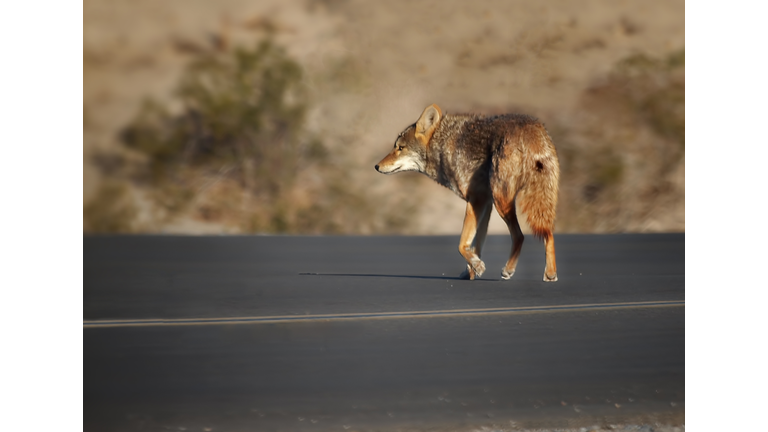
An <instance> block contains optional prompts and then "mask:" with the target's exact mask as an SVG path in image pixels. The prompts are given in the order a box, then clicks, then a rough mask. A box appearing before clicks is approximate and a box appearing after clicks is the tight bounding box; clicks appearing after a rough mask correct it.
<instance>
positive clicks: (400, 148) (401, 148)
mask: <svg viewBox="0 0 768 432" xmlns="http://www.w3.org/2000/svg"><path fill="white" fill-rule="evenodd" d="M404 148H405V146H401V145H399V146H397V149H398V150H401V151H402V150H403V149H404Z"/></svg>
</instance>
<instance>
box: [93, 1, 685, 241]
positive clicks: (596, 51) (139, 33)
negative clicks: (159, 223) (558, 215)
mask: <svg viewBox="0 0 768 432" xmlns="http://www.w3.org/2000/svg"><path fill="white" fill-rule="evenodd" d="M83 9H84V40H83V50H84V56H83V58H84V60H83V62H84V76H83V80H84V94H83V110H84V136H85V138H84V143H83V150H84V151H83V157H84V166H85V168H84V173H83V189H84V196H85V200H86V201H87V200H88V199H89V197H91V196H92V195H93V193H94V191H95V190H96V188H97V187H98V185H99V183H100V182H101V180H102V179H103V176H102V174H100V173H99V172H98V171H97V170H96V169H95V168H94V167H93V166H92V164H91V162H90V161H91V158H92V155H93V154H94V151H97V150H104V149H114V148H117V147H118V146H119V144H118V143H117V139H116V132H117V131H118V130H119V128H120V127H121V126H123V125H125V124H126V123H127V122H128V121H129V120H130V119H131V118H132V116H133V115H134V114H135V112H136V110H137V108H138V106H139V104H140V103H141V101H142V99H143V98H144V97H146V96H153V97H156V98H159V99H161V100H170V96H171V95H172V90H173V87H174V84H175V82H176V79H177V77H178V76H179V73H180V72H181V71H182V68H183V67H184V65H185V64H186V62H188V61H189V58H190V56H191V55H193V54H194V53H195V52H196V51H197V50H199V49H201V47H204V46H209V45H210V44H222V45H237V44H248V43H252V42H253V41H256V40H258V39H260V38H262V37H264V35H265V34H266V32H267V31H274V32H275V37H276V40H277V42H278V43H280V44H283V45H284V46H286V47H287V49H288V50H289V52H290V53H291V54H292V55H293V56H294V57H295V58H297V59H298V60H299V61H300V62H301V63H302V65H304V67H306V68H307V70H308V71H313V70H323V68H327V67H328V65H330V64H334V62H336V63H338V62H347V63H343V64H348V65H349V68H350V69H353V70H354V71H356V72H355V73H358V74H359V75H360V76H362V77H363V78H362V79H361V80H360V83H359V84H358V86H357V87H356V88H355V90H354V91H347V92H343V93H331V94H328V95H327V97H325V98H324V99H323V100H322V102H321V103H319V104H318V105H317V106H316V107H315V108H314V110H313V111H312V113H311V115H310V120H309V127H310V128H312V129H313V130H315V131H319V132H321V133H322V134H323V136H325V137H326V142H327V143H328V145H329V147H330V148H331V149H332V151H343V152H344V153H345V154H346V155H347V156H349V157H350V160H351V161H352V166H350V169H351V170H352V172H353V178H354V179H355V181H356V182H361V183H362V184H370V185H371V190H374V191H385V192H387V194H388V195H387V196H389V197H390V201H389V202H387V203H382V205H397V203H398V202H399V200H400V199H401V198H402V197H403V196H405V194H414V193H415V194H420V195H421V196H422V199H421V201H422V206H421V209H422V210H423V211H420V212H419V213H418V214H416V215H414V217H413V224H414V226H415V227H416V228H414V229H412V230H411V232H419V233H435V234H437V233H443V234H458V232H459V230H460V227H461V223H462V219H463V212H464V205H465V204H464V202H463V201H461V200H460V199H458V198H457V197H455V196H454V195H453V194H452V193H451V192H450V191H448V190H447V189H443V188H440V187H438V186H436V185H435V184H433V183H432V182H431V181H430V180H428V179H427V178H424V177H419V178H418V179H414V178H413V177H414V176H415V175H411V174H404V175H401V176H400V178H398V177H397V176H396V177H384V176H381V175H380V174H378V173H376V172H375V171H374V170H373V165H374V164H375V163H376V162H378V160H379V159H380V158H381V157H382V156H383V155H384V154H386V153H387V152H388V151H389V147H390V146H391V144H392V142H393V140H394V138H395V137H396V136H397V133H399V131H400V130H402V128H403V127H404V126H406V125H408V124H410V123H412V122H414V121H415V120H416V119H417V118H418V116H419V114H420V113H421V111H422V110H423V108H424V107H425V106H426V105H428V104H430V103H437V104H439V105H440V106H441V107H442V108H443V109H444V110H446V111H447V112H449V113H450V112H461V111H477V112H504V111H517V112H525V113H528V114H532V115H535V116H537V117H539V118H540V119H542V120H543V121H544V122H545V123H547V122H548V120H549V119H553V118H563V117H567V116H568V115H569V114H568V113H569V112H572V111H573V110H577V109H578V107H577V101H578V99H579V95H581V94H582V93H583V91H584V89H585V88H587V87H589V86H590V85H592V84H593V83H594V82H596V81H597V80H600V79H601V77H603V76H604V75H605V74H606V73H608V71H610V69H611V68H612V67H613V65H614V64H615V63H616V61H618V60H620V59H622V58H624V57H626V56H628V55H630V54H632V53H637V52H643V53H648V54H650V55H659V56H662V55H665V54H666V53H669V52H670V51H673V50H676V49H681V48H684V46H685V32H684V30H685V29H684V17H685V8H684V2H683V1H648V2H630V1H611V0H605V1H597V0H589V1H578V2H573V1H565V0H552V1H546V2H525V1H504V2H501V1H499V2H493V1H475V2H472V3H468V2H463V1H440V2H437V1H434V2H430V1H424V2H409V1H399V0H390V1H386V2H361V1H344V0H308V1H305V2H280V1H277V0H261V1H244V0H225V1H216V2H209V1H199V0H195V1H193V0H184V1H181V0H165V1H162V2H157V1H149V0H131V1H125V0H109V1H107V0H86V1H85V2H84V5H83ZM556 145H557V143H556ZM678 171H679V172H678V173H677V174H676V175H677V177H676V178H677V179H678V181H679V182H682V183H681V187H682V188H683V190H684V176H685V172H684V164H683V165H682V168H681V169H679V170H678ZM408 176H411V178H409V177H408ZM684 211H685V210H684V200H683V202H682V203H681V204H680V205H679V206H677V207H676V208H669V209H665V210H664V211H662V212H661V213H663V215H661V216H659V217H658V218H657V219H658V220H651V221H645V222H644V223H645V224H646V226H647V227H649V229H650V230H662V231H663V230H681V227H682V230H684ZM435 215H439V217H435ZM175 230H176V231H177V232H190V233H195V232H221V231H222V230H223V228H222V227H218V226H214V225H210V224H209V225H206V224H203V223H200V222H196V221H181V222H179V225H178V226H177V227H176V228H175ZM170 231H173V229H170ZM489 231H490V232H491V233H506V232H507V229H506V226H504V224H503V222H502V221H501V220H500V218H498V216H493V217H492V218H491V225H490V230H489Z"/></svg>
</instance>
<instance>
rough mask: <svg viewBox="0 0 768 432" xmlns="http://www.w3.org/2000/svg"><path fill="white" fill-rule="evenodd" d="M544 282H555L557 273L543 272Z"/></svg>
mask: <svg viewBox="0 0 768 432" xmlns="http://www.w3.org/2000/svg"><path fill="white" fill-rule="evenodd" d="M544 282H557V273H554V274H551V275H549V274H547V272H546V271H545V272H544Z"/></svg>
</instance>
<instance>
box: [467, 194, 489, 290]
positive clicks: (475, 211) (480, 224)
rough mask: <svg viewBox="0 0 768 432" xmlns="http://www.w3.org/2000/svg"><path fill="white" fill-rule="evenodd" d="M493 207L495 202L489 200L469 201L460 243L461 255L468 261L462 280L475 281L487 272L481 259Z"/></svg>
mask: <svg viewBox="0 0 768 432" xmlns="http://www.w3.org/2000/svg"><path fill="white" fill-rule="evenodd" d="M491 207H493V202H492V201H491V200H490V199H489V198H483V199H475V198H473V199H469V200H467V211H466V214H465V215H464V227H463V228H462V230H461V240H460V241H459V253H460V254H461V256H463V257H464V259H465V260H467V269H466V270H464V272H463V273H462V274H461V276H459V278H461V279H470V280H474V279H475V278H479V277H480V276H482V274H483V273H484V272H485V263H484V262H483V261H482V260H481V259H480V255H481V253H482V250H483V243H484V242H485V236H486V234H487V233H488V221H489V220H490V218H491Z"/></svg>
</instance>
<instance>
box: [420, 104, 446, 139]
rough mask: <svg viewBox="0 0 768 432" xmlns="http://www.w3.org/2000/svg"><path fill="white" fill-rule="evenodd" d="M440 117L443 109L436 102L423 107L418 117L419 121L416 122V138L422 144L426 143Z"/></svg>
mask: <svg viewBox="0 0 768 432" xmlns="http://www.w3.org/2000/svg"><path fill="white" fill-rule="evenodd" d="M442 118H443V111H442V110H441V109H440V107H439V106H437V104H432V105H430V106H428V107H427V108H426V109H424V112H423V113H421V117H419V121H417V122H416V134H415V135H416V139H417V140H419V142H421V143H422V144H424V145H427V144H428V143H429V140H430V139H431V138H432V134H433V133H435V129H437V124H438V123H440V119H442Z"/></svg>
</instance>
